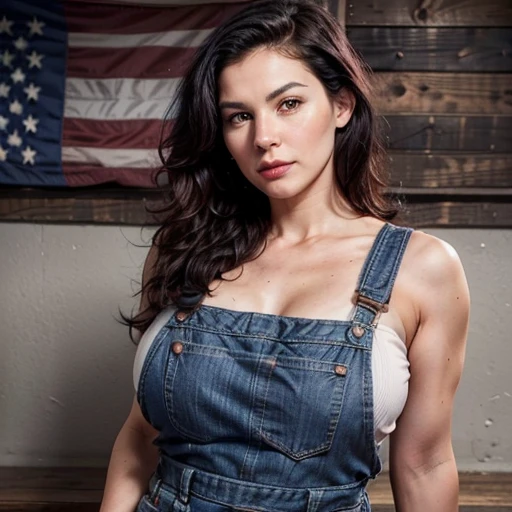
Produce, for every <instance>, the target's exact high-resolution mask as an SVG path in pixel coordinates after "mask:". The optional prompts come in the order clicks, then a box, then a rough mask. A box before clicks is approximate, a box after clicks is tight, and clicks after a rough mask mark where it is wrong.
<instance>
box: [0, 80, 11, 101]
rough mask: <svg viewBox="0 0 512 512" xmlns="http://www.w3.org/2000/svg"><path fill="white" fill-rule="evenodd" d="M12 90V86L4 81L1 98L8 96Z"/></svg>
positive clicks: (0, 85)
mask: <svg viewBox="0 0 512 512" xmlns="http://www.w3.org/2000/svg"><path fill="white" fill-rule="evenodd" d="M10 90H11V88H10V87H9V86H8V85H7V84H6V83H5V82H2V83H1V84H0V98H8V97H9V91H10Z"/></svg>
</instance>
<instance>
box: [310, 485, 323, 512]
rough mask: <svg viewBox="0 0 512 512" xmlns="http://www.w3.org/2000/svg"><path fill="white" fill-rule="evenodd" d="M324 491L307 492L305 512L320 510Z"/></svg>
mask: <svg viewBox="0 0 512 512" xmlns="http://www.w3.org/2000/svg"><path fill="white" fill-rule="evenodd" d="M323 494H324V491H312V490H309V491H308V507H307V509H306V512H317V511H318V510H320V505H321V503H322V497H323Z"/></svg>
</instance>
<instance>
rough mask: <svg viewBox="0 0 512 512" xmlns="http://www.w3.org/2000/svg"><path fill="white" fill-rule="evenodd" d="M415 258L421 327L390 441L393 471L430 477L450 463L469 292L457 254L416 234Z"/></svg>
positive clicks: (411, 352) (415, 297) (414, 287)
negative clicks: (402, 405) (407, 470)
mask: <svg viewBox="0 0 512 512" xmlns="http://www.w3.org/2000/svg"><path fill="white" fill-rule="evenodd" d="M411 241H412V240H411ZM413 252H414V255H415V258H414V259H415V277H414V282H413V283H411V290H412V291H411V293H412V298H413V300H414V302H415V303H416V304H417V310H418V311H419V325H418V328H417V331H416V334H415V336H414V339H413V340H412V343H411V346H410V349H409V355H408V357H409V362H410V372H411V377H410V381H409V393H408V398H407V402H406V405H405V408H404V410H403V412H402V414H401V416H400V418H399V420H398V421H397V428H396V430H395V432H394V433H393V434H392V436H391V445H390V463H391V469H392V471H393V467H397V466H398V465H405V466H407V467H409V468H411V469H413V470H415V471H422V470H425V471H428V470H429V469H431V468H433V467H435V466H436V465H438V464H441V463H443V462H445V461H446V460H447V459H449V458H452V457H453V452H452V447H451V418H452V410H453V401H454V396H455V391H456V389H457V385H458V383H459V380H460V376H461V372H462V366H463V362H464V353H465V345H466V337H467V330H468V320H469V291H468V286H467V282H466V278H465V275H464V271H463V268H462V264H461V262H460V259H459V257H458V255H457V253H456V252H455V250H454V249H453V248H452V247H451V246H450V245H448V244H447V243H445V242H442V241H441V240H439V239H437V238H434V237H431V236H429V235H426V234H424V233H418V236H417V237H416V248H415V249H413Z"/></svg>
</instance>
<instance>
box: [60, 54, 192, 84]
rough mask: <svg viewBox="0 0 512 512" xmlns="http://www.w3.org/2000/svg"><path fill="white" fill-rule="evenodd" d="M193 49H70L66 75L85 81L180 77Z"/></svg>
mask: <svg viewBox="0 0 512 512" xmlns="http://www.w3.org/2000/svg"><path fill="white" fill-rule="evenodd" d="M195 51H196V49H195V48H162V47H154V48H121V49H115V50H109V51H105V49H103V48H70V49H69V51H68V76H70V77H78V78H81V77H87V78H179V77H181V76H183V74H184V73H185V70H186V68H187V67H188V64H189V62H190V59H191V58H192V56H193V55H194V53H195Z"/></svg>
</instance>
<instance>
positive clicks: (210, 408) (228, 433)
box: [165, 341, 271, 442]
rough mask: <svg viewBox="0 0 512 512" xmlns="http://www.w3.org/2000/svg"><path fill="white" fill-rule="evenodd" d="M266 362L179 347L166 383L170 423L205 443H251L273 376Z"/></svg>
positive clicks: (204, 348) (224, 351) (233, 353)
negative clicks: (239, 440) (259, 405)
mask: <svg viewBox="0 0 512 512" xmlns="http://www.w3.org/2000/svg"><path fill="white" fill-rule="evenodd" d="M267 359H268V358H267ZM266 362H267V361H266V359H265V358H264V357H263V356H260V355H257V354H250V353H247V352H237V351H229V350H227V349H225V348H222V347H210V346H204V345H197V344H193V343H186V342H179V341H176V342H174V343H173V344H171V354H170V358H169V362H168V365H167V374H166V378H165V401H166V407H167V413H168V416H169V421H170V422H171V424H172V425H173V427H174V428H175V429H176V430H177V431H178V432H179V433H180V434H182V435H183V436H185V438H190V439H194V440H198V441H201V442H209V441H213V440H218V439H221V438H228V437H229V438H233V437H234V438H236V437H238V438H247V435H248V432H250V430H251V424H252V422H253V421H254V412H253V409H254V407H257V403H258V397H262V396H264V394H265V389H266V384H267V380H268V375H269V374H270V372H271V365H269V364H266Z"/></svg>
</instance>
